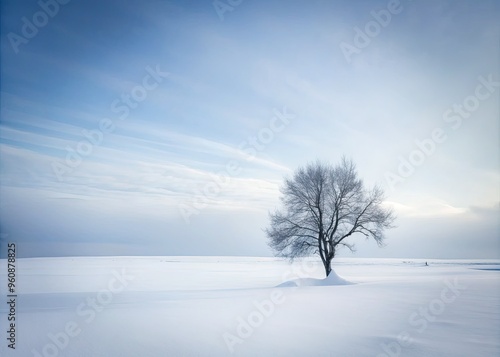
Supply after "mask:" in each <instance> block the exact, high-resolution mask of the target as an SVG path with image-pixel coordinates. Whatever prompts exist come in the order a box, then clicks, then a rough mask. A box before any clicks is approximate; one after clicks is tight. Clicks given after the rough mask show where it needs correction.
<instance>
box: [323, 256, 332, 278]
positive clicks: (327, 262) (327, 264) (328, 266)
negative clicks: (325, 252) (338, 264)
mask: <svg viewBox="0 0 500 357" xmlns="http://www.w3.org/2000/svg"><path fill="white" fill-rule="evenodd" d="M331 263H332V261H331V260H330V259H328V258H326V259H325V261H324V262H323V265H324V266H325V273H326V277H328V275H330V272H331V271H332V266H331Z"/></svg>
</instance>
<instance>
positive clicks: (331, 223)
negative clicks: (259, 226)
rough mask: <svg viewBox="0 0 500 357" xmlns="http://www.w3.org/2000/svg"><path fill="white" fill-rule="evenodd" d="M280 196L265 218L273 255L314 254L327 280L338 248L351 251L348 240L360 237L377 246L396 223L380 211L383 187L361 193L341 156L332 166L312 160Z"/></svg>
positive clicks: (349, 163) (358, 182)
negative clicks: (280, 206) (278, 207)
mask: <svg viewBox="0 0 500 357" xmlns="http://www.w3.org/2000/svg"><path fill="white" fill-rule="evenodd" d="M281 193H282V197H281V201H282V204H283V209H282V210H278V211H276V212H275V213H271V214H270V219H271V224H270V228H267V229H266V233H267V236H268V238H269V245H270V246H271V248H272V249H273V250H274V252H275V254H276V255H277V256H281V257H286V258H290V259H291V260H293V259H294V258H297V257H304V256H309V255H312V254H319V256H320V257H321V261H322V262H323V265H324V267H325V273H326V276H328V275H329V274H330V272H331V261H332V259H333V258H334V257H335V254H336V252H337V250H338V249H339V248H340V247H347V248H349V249H350V250H351V251H354V245H353V244H352V243H349V242H348V241H347V238H349V237H351V236H352V235H355V234H361V235H364V236H365V237H366V238H367V239H368V238H370V237H371V238H373V239H374V240H375V241H376V242H377V244H378V245H379V246H382V245H383V241H384V230H385V229H387V228H391V227H392V223H393V221H394V219H395V217H394V215H393V213H392V211H391V210H390V209H387V208H384V207H382V201H383V198H384V197H383V196H384V192H383V191H382V189H380V188H379V187H374V188H372V189H371V190H366V189H365V188H364V187H363V182H362V181H361V180H360V179H359V178H358V174H357V171H356V166H355V165H354V163H353V162H352V161H351V160H348V159H346V158H345V157H344V158H342V160H341V162H340V164H338V165H337V166H335V167H334V166H331V165H329V164H325V163H321V162H319V161H317V162H315V163H310V164H308V165H307V166H306V167H303V168H299V169H298V170H297V171H296V172H295V173H294V175H293V177H292V178H291V179H286V180H285V184H284V186H283V187H282V189H281Z"/></svg>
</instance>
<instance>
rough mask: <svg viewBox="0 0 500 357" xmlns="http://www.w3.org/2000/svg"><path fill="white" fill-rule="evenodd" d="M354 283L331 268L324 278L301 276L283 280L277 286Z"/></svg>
mask: <svg viewBox="0 0 500 357" xmlns="http://www.w3.org/2000/svg"><path fill="white" fill-rule="evenodd" d="M351 284H354V283H352V282H350V281H347V280H345V279H343V278H341V277H340V276H338V275H337V273H335V270H333V269H332V271H331V272H330V274H329V275H328V276H327V277H326V278H324V279H314V278H301V279H294V280H290V281H285V282H284V283H281V284H280V285H278V286H277V288H287V287H297V286H332V285H351Z"/></svg>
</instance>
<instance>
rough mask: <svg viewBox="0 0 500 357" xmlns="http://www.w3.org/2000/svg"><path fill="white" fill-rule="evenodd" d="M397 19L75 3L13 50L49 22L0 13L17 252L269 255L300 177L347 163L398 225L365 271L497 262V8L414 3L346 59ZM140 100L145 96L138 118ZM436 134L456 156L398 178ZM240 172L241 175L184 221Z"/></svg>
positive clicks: (280, 8)
mask: <svg viewBox="0 0 500 357" xmlns="http://www.w3.org/2000/svg"><path fill="white" fill-rule="evenodd" d="M223 2H224V3H226V2H225V1H223ZM233 3H236V2H233ZM389 3H390V2H389ZM387 7H388V2H387V1H347V0H345V1H320V0H318V1H286V2H285V1H269V0H266V1H263V0H262V1H261V0H252V1H251V0H245V1H243V2H241V3H240V4H239V5H237V6H234V7H231V8H232V11H227V12H225V13H224V14H223V15H222V17H223V20H221V17H220V16H219V14H218V13H217V11H216V9H215V8H214V6H213V4H212V2H211V1H152V0H146V1H139V0H131V1H112V0H110V1H76V0H73V1H70V2H69V3H68V4H65V5H60V6H59V9H58V10H57V11H55V12H57V13H55V14H54V16H53V17H50V16H47V24H45V25H44V26H43V27H40V28H38V29H37V30H38V32H37V33H36V34H35V35H34V36H33V37H32V38H29V39H28V38H26V39H25V40H23V42H22V43H21V42H15V41H14V45H13V38H17V39H19V38H18V37H15V36H14V35H12V34H16V35H17V36H23V26H24V22H23V21H24V20H23V18H24V17H25V18H26V19H28V21H31V22H32V21H35V20H36V19H38V20H39V21H42V20H43V16H42V15H38V17H37V15H36V14H37V12H39V11H41V8H40V5H38V4H37V3H36V2H34V1H13V0H11V1H3V2H2V9H1V10H2V32H1V34H2V42H1V53H2V54H1V122H0V155H1V156H0V168H1V176H0V178H1V188H0V194H1V196H0V199H1V204H0V224H1V233H2V237H3V240H2V248H1V249H2V254H3V253H4V251H5V249H4V248H5V243H4V241H15V242H18V246H19V252H20V254H21V255H22V256H40V255H42V256H45V255H49V256H50V255H56V256H57V255H78V254H93V255H111V254H120V255H121V254H125V255H135V254H154V255H205V254H207V255H270V254H271V252H270V250H269V249H268V248H267V246H266V239H265V235H264V233H263V228H265V226H266V224H267V212H268V211H269V210H272V209H274V208H275V207H276V205H277V204H278V197H279V186H280V183H281V182H282V179H283V177H284V176H285V175H289V174H290V173H291V172H292V171H293V170H294V169H295V168H297V167H298V166H300V165H303V164H305V163H306V162H308V161H311V160H315V159H316V158H319V159H322V160H328V161H331V162H336V161H338V160H339V158H340V157H341V156H342V155H347V156H348V157H351V158H352V159H353V160H354V161H355V162H356V163H357V165H358V170H359V173H360V175H361V176H362V177H363V178H364V179H365V182H366V183H367V184H368V185H373V184H375V183H378V184H380V185H381V186H382V187H384V188H385V189H386V192H387V205H390V206H392V207H394V209H395V211H396V213H397V215H398V217H399V218H398V221H397V225H398V227H397V228H395V229H393V230H391V231H389V232H388V235H387V237H388V239H387V244H388V245H387V247H385V248H384V249H379V248H377V247H376V245H375V244H374V243H372V242H365V241H364V239H363V238H362V237H356V239H353V241H356V240H358V241H359V242H358V244H357V247H358V252H357V254H356V256H358V257H409V258H412V257H415V258H416V257H422V258H426V257H428V258H500V222H499V218H498V217H499V202H500V185H499V183H500V180H499V179H500V172H499V163H500V157H499V121H500V120H499V102H500V101H499V93H500V88H499V86H498V81H500V78H499V63H500V57H499V47H500V28H499V24H498V19H499V18H500V4H499V2H498V1H494V0H491V1H481V2H475V1H430V0H428V1H401V2H400V4H399V6H398V9H399V10H398V12H397V13H393V14H392V15H391V19H390V21H389V22H388V24H387V25H386V26H385V27H382V26H379V30H380V31H378V32H379V33H378V34H377V35H375V36H373V37H368V38H369V40H368V41H369V43H368V44H367V45H366V47H364V48H361V49H359V51H358V52H359V53H356V54H353V55H352V56H350V58H349V59H347V58H346V56H345V55H344V53H343V51H342V47H341V44H342V43H344V44H349V45H353V44H354V39H355V35H356V34H357V33H358V31H357V28H359V29H361V31H365V28H366V26H367V24H368V23H369V22H370V21H374V18H373V15H372V14H371V12H372V11H375V12H377V13H380V11H385V9H387ZM40 16H42V17H40ZM33 17H35V20H34V19H33ZM40 19H41V20H40ZM16 43H17V44H16ZM155 70H156V71H158V72H160V73H161V75H160V76H159V77H157V80H156V82H155V81H154V78H153V77H150V78H149V79H147V82H146V83H147V84H148V85H150V86H151V87H153V86H154V87H155V88H154V89H150V90H145V91H144V90H143V91H142V92H140V89H137V86H138V85H141V84H142V83H143V80H144V79H145V78H146V77H147V76H148V75H149V76H151V75H150V72H151V71H153V72H154V71H155ZM165 73H168V75H166V74H165ZM485 81H486V82H488V81H489V82H490V85H489V87H486V86H485V85H484V84H482V83H484V82H485ZM478 86H480V87H481V88H480V89H479V93H480V97H481V98H478V96H477V91H476V88H477V87H478ZM134 91H135V92H134ZM131 92H134V93H136V94H137V93H139V94H141V93H142V94H144V93H145V98H141V100H140V101H139V102H136V101H133V100H131V101H129V102H128V103H130V104H125V103H126V101H125V100H124V99H123V98H126V96H130V95H131ZM124 96H125V97H124ZM471 98H472V99H471ZM474 98H476V99H474ZM142 99H143V100H142ZM464 101H465V102H466V103H464ZM471 103H472V104H471ZM457 105H458V106H463V105H468V107H469V108H471V106H472V108H473V110H469V111H466V112H463V110H462V113H463V114H460V112H458V111H457V110H458V109H456V108H459V107H457ZM120 108H121V109H120ZM124 108H126V109H124ZM447 110H452V112H451V114H450V112H449V113H448V114H445V113H446V112H447ZM277 111H278V112H282V111H285V112H287V113H289V115H290V118H291V119H290V122H289V124H288V125H286V126H285V127H280V128H281V129H282V130H279V132H278V131H276V132H273V136H272V138H270V139H269V140H267V139H266V140H267V142H266V143H265V145H262V143H261V145H260V146H259V149H260V150H258V153H257V155H256V156H255V157H254V158H253V159H252V160H250V159H249V157H248V156H245V155H244V154H243V153H242V152H241V150H239V147H240V148H241V147H243V148H247V147H248V144H244V142H247V143H248V142H249V137H255V136H258V134H259V133H260V134H261V135H264V134H262V133H263V132H264V131H265V132H266V133H269V131H268V129H266V128H269V127H270V125H271V124H270V123H271V120H272V118H273V117H275V115H276V112H277ZM457 116H458V117H457ZM103 122H104V123H108V124H109V125H112V129H111V130H108V132H105V133H102V137H100V136H94V137H93V138H94V139H96V140H97V141H96V142H97V143H98V144H95V145H91V150H92V152H91V153H90V154H88V155H80V158H81V162H80V163H78V164H77V165H76V164H75V165H73V166H70V165H68V162H67V155H68V152H71V150H78V145H80V149H85V147H86V148H87V149H88V148H89V146H88V144H81V143H82V142H86V140H87V139H86V138H85V136H84V133H85V132H86V133H89V132H90V133H94V134H93V135H97V134H95V133H96V132H97V131H98V130H99V126H100V123H101V124H102V123H103ZM436 129H438V130H441V131H442V134H441V136H440V138H441V139H442V140H441V142H435V143H434V144H433V145H434V148H432V145H431V146H430V147H429V148H430V149H429V150H430V151H429V154H424V155H423V156H419V155H420V154H417V153H414V154H413V159H414V160H418V159H419V158H420V162H418V165H413V166H414V168H413V170H412V171H413V172H411V174H408V175H407V176H408V177H402V176H400V174H401V172H398V170H403V169H401V167H400V166H401V165H402V164H401V162H402V160H404V159H406V160H409V159H410V158H411V155H412V152H415V150H418V146H417V144H416V142H415V141H421V142H422V141H425V140H429V139H430V138H431V137H432V133H433V131H434V130H436ZM266 130H267V131H266ZM266 138H269V137H266ZM101 139H102V140H101ZM427 143H429V142H428V141H427ZM82 145H87V146H85V147H84V146H82ZM241 145H243V146H241ZM429 145H430V144H429ZM73 158H74V157H73ZM75 160H76V159H75ZM75 162H76V161H75ZM230 162H232V163H237V164H238V166H239V168H240V169H241V172H239V173H238V174H235V175H233V176H232V177H231V179H230V182H229V183H228V184H225V185H223V187H222V188H221V189H220V192H218V193H217V194H216V195H212V196H210V197H209V200H208V201H207V204H206V207H203V208H202V209H196V208H195V209H194V210H195V211H196V214H192V215H190V217H189V221H188V222H186V220H185V219H184V217H183V215H182V214H181V210H182V209H185V208H186V207H193V201H194V200H196V199H199V198H200V197H203V194H200V193H199V192H200V191H203V189H204V188H206V187H207V185H210V184H212V183H213V181H214V178H213V176H211V174H212V175H213V174H214V173H218V172H224V171H226V165H227V164H228V163H230ZM55 168H56V169H55ZM407 169H408V168H407ZM56 171H57V172H56ZM394 175H398V176H400V177H401V179H399V180H398V181H394V180H392V181H391V180H389V181H388V177H392V178H394V177H395V176H394ZM350 254H351V253H349V252H343V253H342V255H344V256H350Z"/></svg>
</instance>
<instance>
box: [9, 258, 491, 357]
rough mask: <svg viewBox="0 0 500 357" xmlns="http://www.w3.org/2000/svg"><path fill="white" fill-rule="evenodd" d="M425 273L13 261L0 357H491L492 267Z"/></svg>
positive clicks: (188, 262)
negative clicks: (12, 290) (13, 294)
mask: <svg viewBox="0 0 500 357" xmlns="http://www.w3.org/2000/svg"><path fill="white" fill-rule="evenodd" d="M427 262H428V264H429V266H425V261H424V260H409V259H408V260H402V259H337V260H335V262H334V269H335V272H336V273H337V274H338V276H339V277H340V278H337V277H336V276H335V275H333V276H332V278H330V279H329V280H328V281H327V282H325V283H322V282H320V281H317V280H312V279H302V278H317V279H320V278H322V277H323V274H324V273H323V269H322V267H321V266H320V265H319V264H317V263H316V262H315V261H313V260H306V261H302V262H296V263H294V264H293V265H289V264H288V263H286V262H284V261H282V260H279V259H273V258H242V257H78V258H32V259H18V261H17V273H16V274H17V294H18V296H17V299H16V321H15V322H16V326H15V329H16V345H15V347H16V349H15V350H12V349H10V348H8V346H7V345H8V344H9V343H10V342H9V341H8V340H7V339H6V337H8V336H7V335H8V334H7V329H8V328H9V327H8V325H7V323H8V321H7V319H8V313H9V305H8V304H7V303H6V302H8V301H9V300H8V299H7V298H6V295H7V293H6V291H7V290H6V289H7V280H6V274H4V272H6V271H7V267H6V261H5V260H1V261H0V272H1V273H0V287H1V292H2V295H3V296H4V300H5V301H4V302H2V304H1V307H0V311H1V316H0V321H1V322H0V326H2V331H3V332H2V335H3V337H2V340H1V343H0V355H1V356H225V355H235V356H355V357H358V356H374V357H394V356H440V357H441V356H454V357H455V356H467V357H469V356H500V337H499V336H500V261H458V260H455V261H444V260H443V261H438V260H428V261H427ZM342 278H343V279H345V280H346V281H343V280H342ZM290 281H293V283H290ZM287 282H288V283H287ZM339 283H341V284H340V285H337V284H339ZM349 283H351V284H349ZM332 284H333V285H332ZM278 285H280V286H279V287H278Z"/></svg>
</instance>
